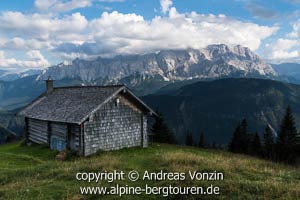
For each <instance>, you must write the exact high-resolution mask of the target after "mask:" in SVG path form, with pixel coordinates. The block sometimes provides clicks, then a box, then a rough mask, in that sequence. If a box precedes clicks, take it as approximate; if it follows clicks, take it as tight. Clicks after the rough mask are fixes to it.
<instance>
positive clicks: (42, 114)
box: [18, 85, 153, 124]
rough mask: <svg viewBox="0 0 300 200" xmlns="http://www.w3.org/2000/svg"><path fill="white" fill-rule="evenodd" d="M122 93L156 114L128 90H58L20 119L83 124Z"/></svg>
mask: <svg viewBox="0 0 300 200" xmlns="http://www.w3.org/2000/svg"><path fill="white" fill-rule="evenodd" d="M121 91H127V93H129V95H131V98H134V99H135V101H136V102H138V103H139V104H140V105H141V106H143V107H144V108H145V109H146V110H148V111H149V112H153V111H152V110H151V109H150V108H149V107H148V106H146V105H145V104H144V103H143V102H142V101H141V100H140V99H138V98H137V97H136V96H134V95H133V94H132V93H131V92H130V91H129V90H128V89H127V88H126V87H125V86H123V85H116V86H82V87H57V88H54V89H53V91H51V92H50V93H47V92H46V93H44V94H42V95H41V96H40V97H39V98H37V99H36V100H35V101H33V102H32V103H31V104H29V105H28V106H26V107H25V108H24V109H23V110H21V111H20V112H19V114H18V115H20V116H25V117H28V118H33V119H39V120H45V121H55V122H64V123H76V124H81V123H82V122H83V121H84V120H85V119H86V118H87V117H88V116H89V114H90V113H91V112H92V111H94V110H95V109H97V108H99V107H101V105H103V104H105V103H106V102H107V101H109V100H110V99H111V98H112V97H114V96H115V95H117V94H118V93H119V92H121Z"/></svg>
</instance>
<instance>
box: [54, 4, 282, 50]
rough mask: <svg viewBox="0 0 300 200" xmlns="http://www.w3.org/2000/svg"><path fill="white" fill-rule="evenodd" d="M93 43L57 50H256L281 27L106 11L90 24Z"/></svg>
mask: <svg viewBox="0 0 300 200" xmlns="http://www.w3.org/2000/svg"><path fill="white" fill-rule="evenodd" d="M88 27H89V28H88V29H89V30H91V32H90V35H91V36H92V38H93V39H92V41H89V42H86V43H83V44H82V45H72V44H62V45H61V46H60V47H59V48H58V49H57V50H58V51H60V52H64V53H66V52H69V53H79V52H81V53H86V54H91V55H103V54H104V55H115V54H131V53H133V54H135V53H146V52H154V51H157V50H161V49H180V48H188V47H191V48H202V47H205V46H207V45H209V44H216V43H217V44H218V43H224V44H228V45H237V44H241V45H243V46H247V47H249V48H250V49H252V50H256V49H258V48H259V46H260V44H261V41H262V40H263V39H265V38H267V37H269V36H271V35H272V34H274V33H275V32H276V31H277V30H278V27H267V26H259V25H257V24H254V23H249V22H247V23H246V22H242V21H239V20H235V19H232V18H229V17H226V16H225V15H218V16H216V15H212V14H210V15H202V14H197V13H195V12H193V13H188V14H181V13H177V11H176V9H175V8H172V9H171V10H170V13H169V17H155V18H154V19H152V20H151V21H147V20H145V19H144V18H143V17H142V16H140V15H136V14H122V13H119V12H116V11H114V12H112V13H107V12H104V13H103V14H102V16H101V17H100V18H98V19H94V20H92V21H90V23H89V26H88Z"/></svg>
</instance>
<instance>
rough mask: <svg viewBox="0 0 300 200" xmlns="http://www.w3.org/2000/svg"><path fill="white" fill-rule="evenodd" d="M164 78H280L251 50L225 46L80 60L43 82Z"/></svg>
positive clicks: (50, 73)
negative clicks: (52, 79)
mask: <svg viewBox="0 0 300 200" xmlns="http://www.w3.org/2000/svg"><path fill="white" fill-rule="evenodd" d="M137 72H138V73H140V74H147V75H150V76H155V75H160V76H161V77H163V78H164V79H165V80H186V79H192V78H218V77H236V76H237V77H249V76H250V77H256V76H265V77H273V76H276V72H275V71H274V70H273V68H272V67H271V66H270V65H269V64H267V63H265V62H264V61H262V60H261V59H260V58H259V57H258V56H257V55H256V54H255V53H253V52H252V51H251V50H250V49H249V48H247V47H242V46H241V45H237V46H234V47H230V46H227V45H225V44H214V45H209V46H207V47H206V48H203V49H190V48H189V49H181V50H161V51H159V52H156V53H149V54H143V55H120V56H116V57H113V58H101V57H98V58H97V59H96V60H92V61H90V60H81V59H76V60H74V61H73V62H72V64H70V65H57V66H53V67H50V68H48V69H47V70H46V71H44V73H43V74H41V75H40V76H39V79H41V78H44V77H48V76H51V77H53V78H55V79H56V80H60V79H63V78H74V77H76V78H80V79H81V80H82V81H87V82H89V81H94V80H98V79H105V80H106V79H108V80H120V79H122V78H124V77H127V76H130V75H132V74H134V73H137Z"/></svg>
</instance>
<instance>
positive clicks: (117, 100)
mask: <svg viewBox="0 0 300 200" xmlns="http://www.w3.org/2000/svg"><path fill="white" fill-rule="evenodd" d="M119 104H120V99H119V98H117V99H116V101H115V107H119Z"/></svg>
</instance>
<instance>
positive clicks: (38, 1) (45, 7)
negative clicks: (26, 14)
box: [34, 0, 92, 12]
mask: <svg viewBox="0 0 300 200" xmlns="http://www.w3.org/2000/svg"><path fill="white" fill-rule="evenodd" d="M34 5H35V7H36V8H37V9H39V10H41V11H48V12H50V11H53V12H66V11H70V10H74V9H76V8H84V7H89V6H91V5H92V0H67V1H61V0H35V2H34Z"/></svg>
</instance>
